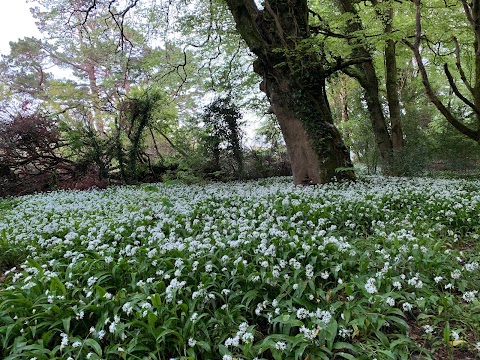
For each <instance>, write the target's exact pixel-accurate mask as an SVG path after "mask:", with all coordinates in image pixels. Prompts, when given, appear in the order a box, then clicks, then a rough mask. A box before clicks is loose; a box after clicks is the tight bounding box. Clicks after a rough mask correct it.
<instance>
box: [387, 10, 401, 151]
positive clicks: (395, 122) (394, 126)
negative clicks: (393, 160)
mask: <svg viewBox="0 0 480 360" xmlns="http://www.w3.org/2000/svg"><path fill="white" fill-rule="evenodd" d="M385 15H386V20H385V21H386V22H385V33H387V34H391V33H392V31H393V26H392V22H393V10H392V9H391V8H390V9H388V10H387V11H386V12H385ZM385 77H386V88H387V101H388V110H389V113H390V125H391V136H392V147H393V153H394V156H395V154H396V153H398V152H400V151H402V149H403V145H404V141H403V130H402V120H401V111H400V98H399V92H398V81H397V56H396V44H395V41H394V40H392V39H388V40H387V43H386V46H385Z"/></svg>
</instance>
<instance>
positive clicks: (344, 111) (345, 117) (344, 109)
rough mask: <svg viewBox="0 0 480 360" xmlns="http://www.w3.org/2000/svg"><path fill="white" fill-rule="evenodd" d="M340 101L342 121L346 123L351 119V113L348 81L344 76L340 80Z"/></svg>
mask: <svg viewBox="0 0 480 360" xmlns="http://www.w3.org/2000/svg"><path fill="white" fill-rule="evenodd" d="M338 99H339V102H340V112H341V117H340V121H341V122H342V123H346V122H348V121H349V120H350V115H349V113H348V101H347V81H346V79H345V78H344V77H342V78H341V80H340V93H339V95H338Z"/></svg>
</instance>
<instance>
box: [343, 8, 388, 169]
mask: <svg viewBox="0 0 480 360" xmlns="http://www.w3.org/2000/svg"><path fill="white" fill-rule="evenodd" d="M338 4H339V8H340V10H341V11H342V12H344V13H349V14H351V15H353V18H352V20H351V21H350V22H349V24H348V31H349V32H350V33H354V32H357V31H361V30H363V27H362V24H361V23H360V20H359V19H358V16H357V11H356V10H355V8H354V6H353V2H352V1H350V0H338ZM352 42H353V41H352ZM352 45H354V47H353V49H354V50H353V52H354V54H355V55H356V56H358V57H369V58H371V57H372V56H371V52H370V51H369V50H368V49H367V48H366V47H365V46H364V45H362V44H359V43H358V42H355V43H354V44H353V43H352ZM345 73H346V74H347V75H350V76H352V77H354V78H355V79H357V80H358V82H359V83H360V85H361V86H362V88H363V90H364V94H365V101H366V102H367V108H368V111H369V113H370V119H371V122H372V128H373V133H374V135H375V140H376V142H377V147H378V150H379V152H380V156H381V158H382V161H383V163H384V165H385V167H386V169H384V170H386V173H389V172H390V170H391V163H392V160H393V144H392V139H391V138H390V134H389V133H388V129H387V124H386V121H385V115H384V113H383V109H382V103H381V101H380V94H379V84H378V77H377V73H376V70H375V67H374V65H373V61H372V60H371V61H367V62H364V63H362V64H359V65H356V68H355V69H347V70H346V71H345Z"/></svg>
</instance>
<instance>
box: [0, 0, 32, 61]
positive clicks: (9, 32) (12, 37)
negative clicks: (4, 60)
mask: <svg viewBox="0 0 480 360" xmlns="http://www.w3.org/2000/svg"><path fill="white" fill-rule="evenodd" d="M32 5H33V4H31V3H30V4H27V3H26V2H25V0H0V9H1V11H0V53H2V54H8V53H9V52H10V45H9V42H10V41H16V40H18V39H21V38H24V37H28V36H35V37H40V32H39V31H38V29H37V27H36V26H35V20H34V19H33V17H32V14H31V13H30V10H29V8H30V7H31V6H32Z"/></svg>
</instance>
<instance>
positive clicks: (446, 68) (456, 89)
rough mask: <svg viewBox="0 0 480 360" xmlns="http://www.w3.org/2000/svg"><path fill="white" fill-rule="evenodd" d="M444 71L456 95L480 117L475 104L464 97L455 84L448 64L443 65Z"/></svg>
mask: <svg viewBox="0 0 480 360" xmlns="http://www.w3.org/2000/svg"><path fill="white" fill-rule="evenodd" d="M443 69H444V70H445V75H447V79H448V83H449V84H450V86H451V87H452V90H453V92H454V93H455V95H457V96H458V98H459V99H460V100H462V101H463V102H464V103H465V104H467V105H468V106H470V107H471V108H472V110H473V111H475V113H476V114H477V115H480V111H479V110H478V108H477V107H476V106H475V104H474V103H472V102H471V101H470V100H468V99H467V98H466V97H465V96H463V95H462V93H461V92H460V91H459V90H458V88H457V85H456V84H455V81H454V80H453V76H452V74H451V73H450V70H449V69H448V64H445V65H443Z"/></svg>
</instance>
